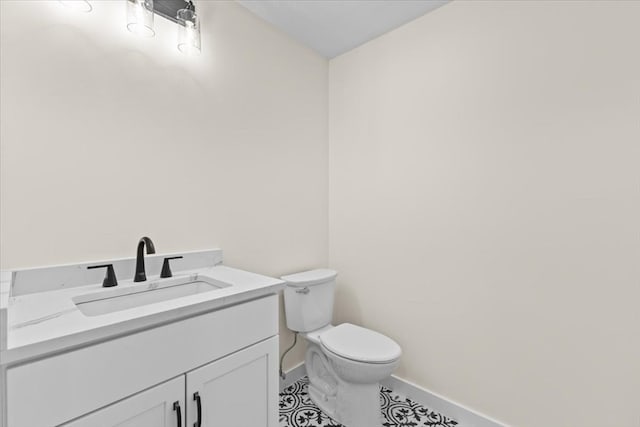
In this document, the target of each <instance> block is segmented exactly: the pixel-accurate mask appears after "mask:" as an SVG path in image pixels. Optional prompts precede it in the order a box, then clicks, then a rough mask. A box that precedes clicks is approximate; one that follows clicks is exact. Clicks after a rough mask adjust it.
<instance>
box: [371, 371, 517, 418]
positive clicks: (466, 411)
mask: <svg viewBox="0 0 640 427" xmlns="http://www.w3.org/2000/svg"><path fill="white" fill-rule="evenodd" d="M382 385H383V386H385V387H387V388H389V389H391V390H393V391H394V392H396V393H398V394H400V395H402V396H405V397H408V398H409V399H411V400H413V401H415V402H417V403H420V404H422V405H424V406H426V407H427V408H429V409H433V410H434V411H437V412H439V413H441V414H442V415H445V416H447V417H450V418H453V419H454V420H456V421H458V425H459V426H460V427H508V425H507V424H505V423H502V422H500V421H497V420H494V419H492V418H490V417H488V416H486V415H483V414H481V413H479V412H477V411H474V410H472V409H470V408H467V407H466V406H464V405H461V404H460V403H458V402H455V401H453V400H451V399H448V398H446V397H444V396H441V395H439V394H438V393H434V392H433V391H430V390H427V389H425V388H423V387H420V386H419V385H417V384H414V383H412V382H410V381H407V380H405V379H403V378H399V377H397V376H395V375H392V376H390V377H389V378H387V379H386V380H384V381H382Z"/></svg>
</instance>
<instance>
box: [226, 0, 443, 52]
mask: <svg viewBox="0 0 640 427" xmlns="http://www.w3.org/2000/svg"><path fill="white" fill-rule="evenodd" d="M237 1H238V2H239V3H240V4H242V5H243V6H245V7H246V8H247V9H249V10H250V11H251V12H253V13H255V14H256V15H258V16H260V17H261V18H263V19H264V20H266V21H268V22H270V23H271V24H273V25H275V26H276V27H278V28H280V29H281V30H283V31H284V32H285V33H287V34H289V35H290V36H291V37H293V38H294V39H296V40H298V41H300V42H301V43H303V44H305V45H307V46H309V47H310V48H312V49H314V50H315V51H317V52H319V53H320V54H322V55H324V56H325V57H327V58H333V57H334V56H337V55H340V54H341V53H344V52H346V51H348V50H351V49H353V48H354V47H356V46H359V45H361V44H363V43H366V42H367V41H369V40H371V39H374V38H376V37H378V36H379V35H381V34H384V33H386V32H388V31H391V30H393V29H394V28H397V27H399V26H401V25H402V24H405V23H407V22H409V21H412V20H414V19H416V18H418V17H419V16H422V15H424V14H425V13H427V12H430V11H432V10H434V9H436V8H438V7H440V6H442V5H443V4H445V3H447V2H448V0H270V1H265V0H237Z"/></svg>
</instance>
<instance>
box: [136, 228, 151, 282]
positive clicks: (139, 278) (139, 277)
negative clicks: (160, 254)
mask: <svg viewBox="0 0 640 427" xmlns="http://www.w3.org/2000/svg"><path fill="white" fill-rule="evenodd" d="M145 244H146V245H147V254H155V253H156V248H155V246H153V242H152V241H151V239H150V238H148V237H143V238H142V239H140V241H139V242H138V255H137V256H136V274H135V276H133V281H134V282H144V281H145V280H147V275H146V273H145V271H144V247H145Z"/></svg>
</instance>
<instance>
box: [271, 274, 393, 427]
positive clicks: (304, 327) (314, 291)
mask: <svg viewBox="0 0 640 427" xmlns="http://www.w3.org/2000/svg"><path fill="white" fill-rule="evenodd" d="M336 274H337V273H336V272H335V271H333V270H326V269H322V270H313V271H308V272H304V273H298V274H293V275H289V276H284V277H282V279H283V280H285V281H286V282H287V287H286V288H285V315H286V318H287V327H288V328H289V329H291V330H293V331H296V332H299V333H300V335H301V336H302V337H303V338H305V340H306V341H307V352H306V355H305V366H306V369H307V375H308V376H309V396H310V397H311V400H312V401H313V402H314V403H315V404H316V405H317V406H318V407H319V408H320V409H321V410H322V411H323V412H324V413H326V414H327V415H328V416H330V417H331V418H333V419H334V420H335V421H337V422H339V423H340V424H342V425H344V426H346V427H381V426H382V415H381V410H380V384H379V382H380V381H381V380H383V379H384V378H386V377H388V376H389V375H391V373H392V372H393V371H394V370H395V369H396V367H397V366H398V364H399V362H400V356H401V355H402V350H401V349H400V346H399V345H398V344H397V343H396V342H395V341H393V340H392V339H391V338H388V337H386V336H385V335H383V334H380V333H378V332H375V331H372V330H370V329H366V328H363V327H360V326H356V325H353V324H350V323H343V324H340V325H337V326H333V325H331V324H330V320H331V317H332V315H333V290H334V287H335V277H336Z"/></svg>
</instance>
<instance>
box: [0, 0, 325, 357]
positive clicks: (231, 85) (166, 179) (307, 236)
mask: <svg viewBox="0 0 640 427" xmlns="http://www.w3.org/2000/svg"><path fill="white" fill-rule="evenodd" d="M0 4H1V7H2V9H1V17H2V21H1V25H0V28H1V41H2V45H1V58H0V59H1V61H0V62H1V64H2V65H1V67H2V68H1V69H0V72H1V80H0V82H1V88H0V89H1V92H2V97H1V105H0V107H1V116H0V120H1V123H2V126H1V134H0V140H1V143H2V146H1V158H2V160H1V162H2V163H1V177H0V178H1V192H0V194H1V199H0V205H1V210H0V218H1V223H0V227H1V232H2V233H1V235H2V237H1V239H0V252H1V258H0V263H1V266H2V269H13V268H20V267H28V266H38V265H46V264H57V263H67V262H74V261H83V260H91V259H108V258H113V257H125V256H134V252H135V248H136V245H137V241H138V238H140V236H143V235H148V236H151V238H152V239H153V240H154V242H155V244H156V249H157V250H158V251H159V252H171V251H186V250H194V249H200V248H210V247H220V248H223V249H224V252H225V254H224V255H225V260H226V263H227V264H229V265H232V266H237V267H241V268H246V269H249V270H253V271H256V272H260V273H264V274H269V275H273V276H277V275H281V274H284V273H291V272H294V271H297V270H302V269H306V268H310V267H318V266H322V265H326V263H327V61H326V60H325V59H324V58H322V57H320V56H319V55H317V54H315V53H313V52H312V51H310V50H308V49H307V48H305V47H303V46H301V45H299V44H297V43H296V42H294V41H292V40H291V39H289V38H288V37H286V36H284V35H283V34H281V33H280V32H278V31H277V30H275V29H273V28H272V27H271V26H269V25H268V24H265V23H264V22H263V21H261V20H260V19H258V18H256V17H255V16H253V15H252V14H251V13H250V12H248V11H247V10H245V9H244V8H243V7H241V6H239V5H237V4H235V3H233V2H200V6H199V7H200V11H201V15H202V28H203V30H202V31H203V33H202V38H203V40H202V46H203V51H202V55H201V56H200V57H198V58H189V57H185V56H183V55H182V54H180V53H179V52H178V50H177V49H176V47H175V37H176V36H175V30H176V26H175V24H172V23H170V22H169V21H166V20H164V19H163V18H159V17H156V33H157V35H156V37H155V38H152V39H139V38H137V37H136V36H134V35H132V34H130V33H128V32H127V30H126V28H125V10H124V4H125V2H123V1H122V2H115V1H114V2H107V1H93V2H92V4H93V6H94V10H93V11H92V12H91V13H89V14H76V13H72V12H69V11H67V10H66V9H64V8H63V7H62V6H60V5H59V4H58V3H57V2H55V1H54V2H43V1H19V2H18V1H2V2H1V3H0ZM282 332H283V333H285V335H284V336H283V340H284V341H285V342H286V343H288V342H289V340H290V336H289V334H288V333H286V329H284V328H283V329H282ZM301 357H302V356H301V353H298V354H297V355H295V354H294V355H293V356H292V357H291V358H290V359H289V360H290V361H291V363H295V362H297V361H299V360H301Z"/></svg>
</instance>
